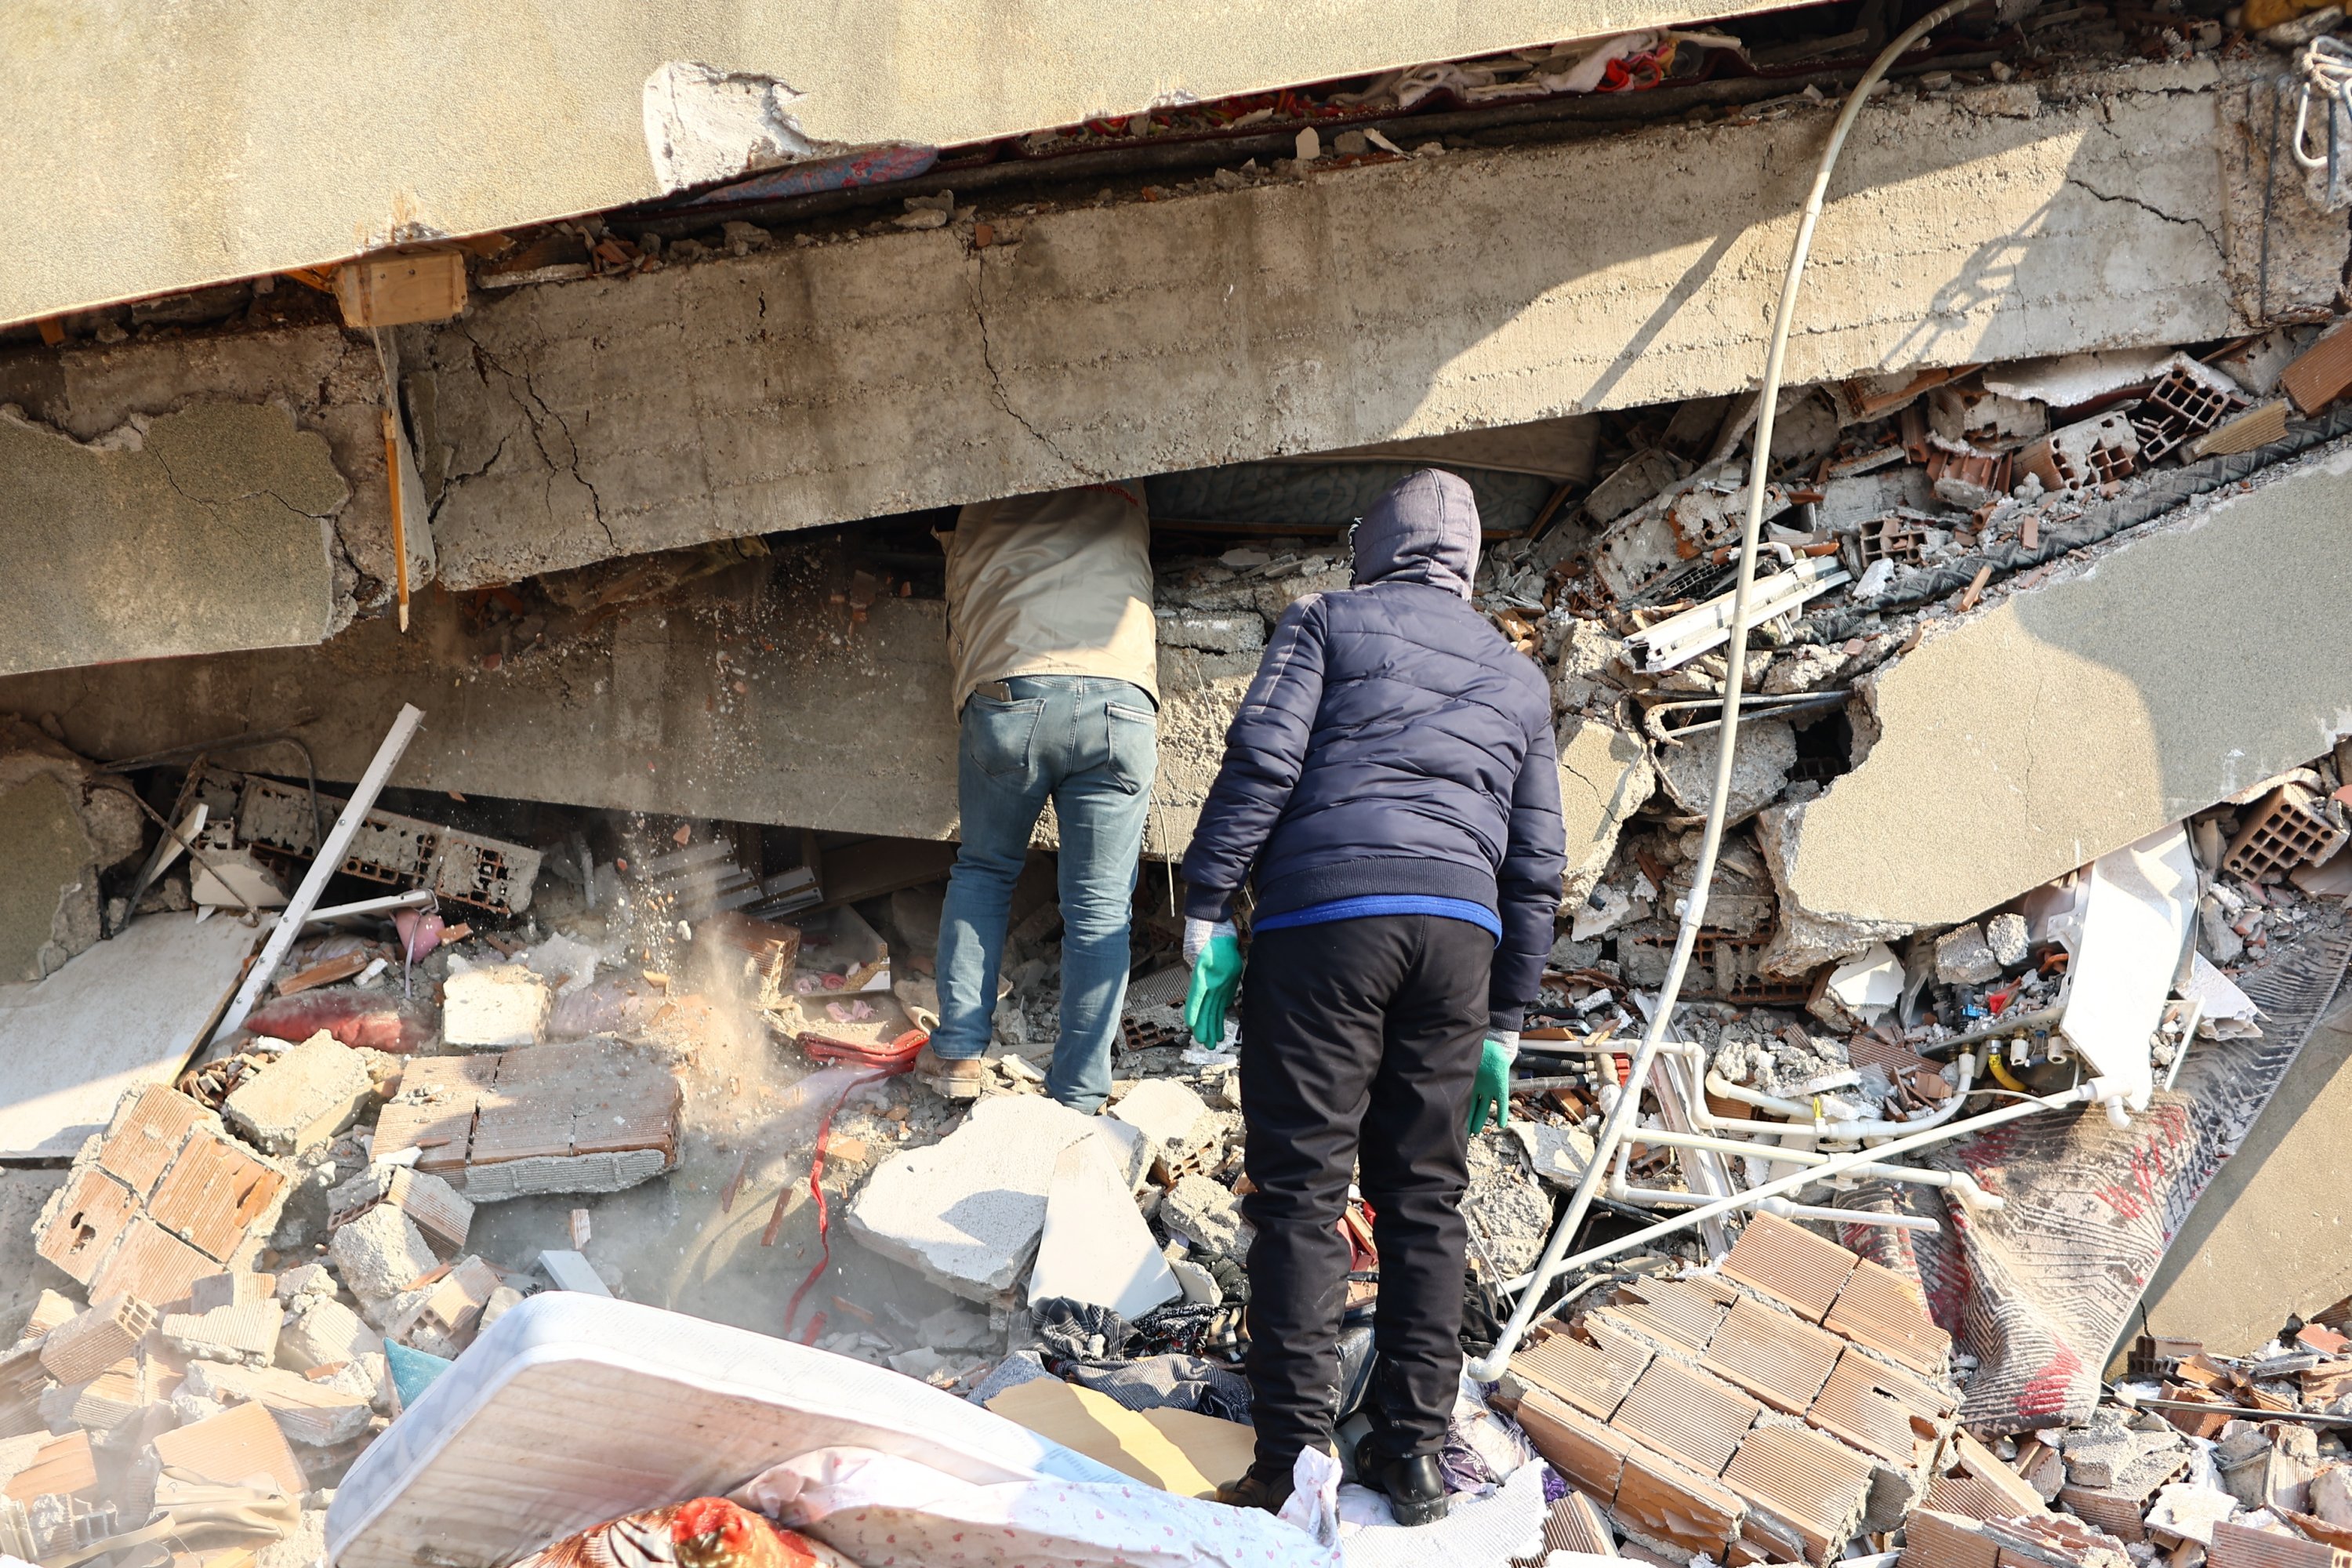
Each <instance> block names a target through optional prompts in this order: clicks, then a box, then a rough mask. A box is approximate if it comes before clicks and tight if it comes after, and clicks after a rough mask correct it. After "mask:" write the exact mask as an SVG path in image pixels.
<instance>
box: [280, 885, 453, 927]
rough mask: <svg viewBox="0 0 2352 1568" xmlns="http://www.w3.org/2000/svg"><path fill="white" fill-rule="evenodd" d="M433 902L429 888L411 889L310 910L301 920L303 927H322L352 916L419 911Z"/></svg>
mask: <svg viewBox="0 0 2352 1568" xmlns="http://www.w3.org/2000/svg"><path fill="white" fill-rule="evenodd" d="M433 900H434V892H433V889H430V888H411V889H409V890H408V891H407V892H404V893H386V894H385V895H384V896H383V898H380V899H362V900H359V902H357V903H355V904H337V905H335V906H334V907H333V908H331V909H324V910H311V911H310V913H309V914H308V915H305V916H304V917H303V919H302V923H303V924H304V925H313V926H315V925H324V924H326V923H327V922H328V921H339V920H344V919H347V918H349V917H350V916H352V915H382V914H390V913H391V912H392V911H393V910H421V909H423V908H424V907H425V905H427V904H429V903H431V902H432V901H433Z"/></svg>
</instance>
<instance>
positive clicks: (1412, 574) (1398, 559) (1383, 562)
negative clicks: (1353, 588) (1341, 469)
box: [1355, 468, 1478, 599]
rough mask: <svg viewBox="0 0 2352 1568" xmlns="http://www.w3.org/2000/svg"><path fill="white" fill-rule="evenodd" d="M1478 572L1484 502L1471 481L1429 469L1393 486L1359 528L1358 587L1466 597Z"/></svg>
mask: <svg viewBox="0 0 2352 1568" xmlns="http://www.w3.org/2000/svg"><path fill="white" fill-rule="evenodd" d="M1477 573H1478V503H1477V502H1476V501H1475V500H1472V499H1471V495H1470V486H1469V483H1468V482H1467V481H1466V480H1465V479H1463V478H1462V476H1460V475H1459V474H1450V473H1447V472H1446V471H1445V470H1444V469H1443V468H1423V469H1422V470H1421V471H1420V472H1419V473H1414V474H1407V475H1406V476H1405V477H1404V478H1403V479H1399V480H1398V481H1397V482H1396V483H1394V484H1392V485H1391V486H1390V487H1389V488H1388V490H1387V492H1386V493H1385V494H1383V495H1382V496H1381V499H1380V500H1376V501H1374V502H1373V503H1372V510H1370V511H1368V512H1366V513H1365V514H1364V518H1363V521H1361V522H1359V523H1358V524H1357V525H1356V578H1355V581H1356V585H1357V586H1358V587H1363V586H1365V585H1366V584H1372V583H1423V584H1428V585H1429V586H1430V587H1433V588H1443V589H1444V590H1446V592H1448V593H1451V594H1458V595H1461V596H1462V597H1463V598H1465V599H1466V598H1468V597H1469V596H1470V584H1471V580H1472V579H1473V578H1474V577H1475V576H1476V575H1477Z"/></svg>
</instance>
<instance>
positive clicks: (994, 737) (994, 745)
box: [963, 694, 1045, 779]
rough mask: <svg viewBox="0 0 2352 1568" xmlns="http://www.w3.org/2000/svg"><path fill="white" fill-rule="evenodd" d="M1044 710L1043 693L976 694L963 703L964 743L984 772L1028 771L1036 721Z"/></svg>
mask: <svg viewBox="0 0 2352 1568" xmlns="http://www.w3.org/2000/svg"><path fill="white" fill-rule="evenodd" d="M1044 713H1045V699H1044V698H1042V697H1017V698H1014V699H1013V700H1010V701H1002V700H998V699H996V698H993V697H982V696H979V695H977V694H975V695H974V696H973V697H972V699H971V700H970V701H968V702H966V703H965V704H964V706H963V744H964V749H965V750H966V751H967V752H970V753H971V760H972V762H973V763H974V764H975V765H977V766H978V767H979V769H980V771H981V772H982V773H986V774H987V775H988V776H989V777H991V778H994V779H1001V778H1013V777H1018V776H1020V775H1021V774H1024V773H1027V772H1028V771H1029V753H1030V750H1031V748H1032V747H1034V745H1035V744H1036V739H1037V721H1038V719H1039V717H1040V716H1042V715H1043V714H1044Z"/></svg>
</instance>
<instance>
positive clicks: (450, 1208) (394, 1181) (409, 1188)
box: [327, 1162, 474, 1252]
mask: <svg viewBox="0 0 2352 1568" xmlns="http://www.w3.org/2000/svg"><path fill="white" fill-rule="evenodd" d="M378 1204H390V1205H393V1207H394V1208H396V1209H399V1210H400V1211H401V1212H402V1213H403V1214H405V1215H407V1216H408V1217H409V1218H410V1219H412V1220H414V1221H415V1222H416V1228H417V1229H419V1230H421V1231H423V1232H424V1233H425V1236H426V1237H427V1238H429V1239H431V1240H434V1241H437V1242H439V1243H441V1245H442V1246H444V1247H446V1248H448V1249H449V1250H450V1251H452V1252H457V1251H460V1250H463V1248H464V1247H465V1245H466V1237H467V1235H468V1234H469V1233H470V1232H471V1231H472V1229H473V1226H474V1205H473V1201H472V1200H471V1199H469V1198H467V1196H466V1195H465V1194H463V1193H460V1192H459V1191H458V1190H457V1188H455V1187H453V1186H451V1185H450V1184H448V1183H447V1182H445V1181H443V1180H442V1179H441V1178H440V1177H438V1176H436V1175H435V1174H434V1173H432V1172H430V1171H418V1170H414V1169H412V1168H410V1167H409V1166H406V1165H394V1164H392V1163H389V1162H380V1163H375V1164H372V1165H369V1166H367V1167H366V1168H365V1169H363V1170H362V1171H361V1172H360V1173H359V1174H357V1175H355V1176H353V1177H352V1179H351V1180H349V1181H347V1182H345V1183H343V1184H341V1185H340V1186H337V1187H333V1188H331V1189H329V1191H328V1193H327V1215H328V1217H329V1219H330V1220H331V1222H332V1223H333V1224H336V1225H346V1224H349V1223H350V1222H351V1221H352V1220H354V1219H357V1218H358V1217H359V1216H360V1215H362V1214H364V1213H366V1212H367V1211H368V1210H369V1209H371V1208H373V1207H374V1206H375V1205H378Z"/></svg>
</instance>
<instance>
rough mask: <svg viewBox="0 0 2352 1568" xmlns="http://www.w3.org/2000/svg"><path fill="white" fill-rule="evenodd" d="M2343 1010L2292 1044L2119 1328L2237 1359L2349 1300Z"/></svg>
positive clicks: (2348, 1048)
mask: <svg viewBox="0 0 2352 1568" xmlns="http://www.w3.org/2000/svg"><path fill="white" fill-rule="evenodd" d="M2347 1118H2352V1005H2347V1003H2346V1002H2345V1001H2343V1000H2342V999H2339V1000H2338V1002H2337V1004H2336V1007H2335V1008H2334V1009H2333V1010H2332V1011H2331V1012H2330V1013H2328V1014H2327V1016H2325V1017H2323V1018H2321V1019H2320V1021H2319V1024H2318V1026H2316V1027H2315V1028H2314V1029H2313V1030H2312V1033H2311V1037H2310V1038H2309V1039H2308V1040H2306V1041H2305V1042H2304V1047H2303V1050H2302V1051H2301V1053H2300V1054H2298V1055H2297V1056H2296V1057H2295V1058H2294V1066H2293V1067H2291V1068H2288V1069H2287V1074H2286V1078H2285V1079H2284V1080H2283V1081H2282V1082H2281V1083H2280V1084H2279V1087H2278V1092H2277V1093H2276V1094H2274V1095H2273V1096H2272V1098H2271V1102H2270V1104H2269V1106H2268V1107H2266V1108H2265V1109H2264V1110H2263V1114H2262V1117H2261V1119H2260V1120H2258V1121H2255V1123H2254V1127H2253V1131H2252V1132H2250V1133H2248V1134H2247V1135H2246V1142H2245V1143H2244V1144H2243V1145H2242V1147H2241V1148H2240V1149H2239V1150H2238V1152H2236V1153H2235V1154H2232V1155H2231V1156H2230V1158H2229V1160H2228V1161H2227V1162H2226V1163H2223V1165H2222V1166H2221V1173H2220V1174H2218V1175H2216V1176H2215V1177H2214V1178H2213V1184H2212V1185H2211V1186H2210V1187H2208V1188H2206V1189H2205V1192H2204V1194H2203V1195H2202V1196H2200V1198H2199V1199H2198V1200H2197V1205H2196V1207H2194V1208H2192V1209H2190V1210H2189V1218H2188V1220H2187V1221H2186V1222H2184V1223H2183V1224H2182V1226H2181V1227H2180V1233H2179V1235H2178V1236H2176V1237H2173V1238H2172V1247H2171V1249H2170V1250H2169V1251H2168V1252H2167V1253H2166V1254H2165V1257H2164V1264H2163V1266H2162V1267H2161V1268H2158V1270H2157V1271H2156V1277H2155V1278H2154V1279H2150V1280H2149V1281H2148V1284H2147V1294H2146V1296H2145V1297H2143V1298H2142V1300H2141V1303H2140V1306H2141V1311H2140V1316H2139V1318H2138V1320H2137V1321H2135V1322H2134V1323H2133V1324H2132V1325H2131V1327H2130V1328H2129V1329H2127V1330H2126V1331H2125V1334H2124V1341H2123V1344H2122V1345H2121V1346H2120V1347H2118V1348H2119V1349H2122V1350H2128V1349H2129V1348H2130V1345H2131V1340H2132V1336H2133V1335H2135V1334H2137V1333H2142V1332H2146V1333H2155V1334H2178V1335H2180V1336H2183V1337H2185V1338H2188V1339H2192V1340H2202V1341H2203V1342H2205V1343H2206V1344H2207V1345H2208V1346H2210V1348H2211V1349H2212V1350H2214V1351H2215V1352H2219V1353H2221V1354H2224V1355H2248V1354H2252V1352H2255V1351H2257V1350H2259V1349H2261V1348H2262V1346H2263V1344H2264V1343H2265V1342H2268V1341H2269V1339H2270V1337H2271V1336H2272V1335H2273V1334H2275V1333H2277V1332H2278V1331H2279V1330H2280V1328H2281V1327H2283V1326H2284V1324H2285V1322H2286V1320H2287V1315H2288V1314H2289V1313H2297V1314H2300V1315H2302V1316H2305V1317H2309V1316H2310V1315H2311V1314H2313V1313H2315V1312H2317V1311H2319V1310H2322V1309H2324V1308H2326V1307H2331V1306H2333V1305H2335V1304H2336V1302H2337V1301H2340V1300H2343V1299H2344V1298H2345V1297H2346V1296H2347V1295H2352V1253H2347V1250H2346V1248H2345V1246H2344V1232H2345V1227H2346V1226H2352V1142H2347V1141H2346V1139H2345V1137H2344V1127H2345V1124H2346V1121H2347Z"/></svg>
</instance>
